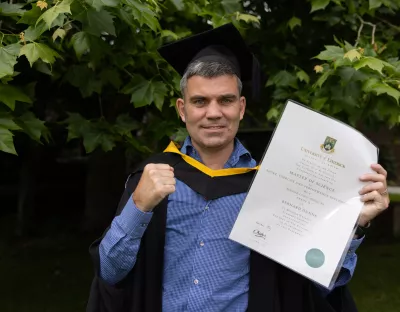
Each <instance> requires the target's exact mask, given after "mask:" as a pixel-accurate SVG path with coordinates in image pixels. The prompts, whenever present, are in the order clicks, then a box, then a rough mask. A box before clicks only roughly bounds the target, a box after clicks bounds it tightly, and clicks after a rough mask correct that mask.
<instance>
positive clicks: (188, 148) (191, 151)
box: [181, 136, 252, 168]
mask: <svg viewBox="0 0 400 312" xmlns="http://www.w3.org/2000/svg"><path fill="white" fill-rule="evenodd" d="M181 153H183V154H186V155H188V156H190V157H192V158H194V159H196V160H198V161H200V162H202V160H201V158H200V155H199V153H198V152H197V151H196V149H195V147H194V146H193V144H192V140H191V138H190V136H187V137H186V139H185V141H184V143H183V145H182V148H181ZM240 159H246V160H251V159H252V158H251V154H250V152H249V151H248V150H247V149H246V148H245V147H244V146H243V145H242V143H241V142H240V141H239V139H238V138H235V147H234V149H233V152H232V154H231V156H230V157H229V159H228V161H227V163H226V165H225V168H226V167H234V166H235V165H236V164H237V163H238V162H239V160H240Z"/></svg>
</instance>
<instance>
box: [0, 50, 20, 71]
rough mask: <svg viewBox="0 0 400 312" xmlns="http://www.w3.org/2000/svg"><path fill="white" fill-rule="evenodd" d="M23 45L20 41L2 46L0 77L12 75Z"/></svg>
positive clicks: (0, 51)
mask: <svg viewBox="0 0 400 312" xmlns="http://www.w3.org/2000/svg"><path fill="white" fill-rule="evenodd" d="M20 48H21V46H20V45H19V44H18V43H14V44H9V45H7V46H5V47H2V46H0V78H3V77H5V76H11V75H12V74H13V73H14V65H15V64H17V57H18V54H19V50H20Z"/></svg>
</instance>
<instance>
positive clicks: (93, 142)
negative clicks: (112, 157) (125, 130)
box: [83, 127, 115, 153]
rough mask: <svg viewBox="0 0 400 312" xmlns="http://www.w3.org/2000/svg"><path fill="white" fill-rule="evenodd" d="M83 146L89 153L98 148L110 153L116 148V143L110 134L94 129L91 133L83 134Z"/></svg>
mask: <svg viewBox="0 0 400 312" xmlns="http://www.w3.org/2000/svg"><path fill="white" fill-rule="evenodd" d="M83 145H84V146H85V150H86V152H87V153H91V152H93V151H94V150H95V149H96V148H97V147H98V146H101V148H102V149H103V151H105V152H109V151H111V150H112V149H113V148H114V146H115V142H114V138H113V137H112V136H111V135H110V134H108V133H106V132H103V131H101V130H100V129H95V128H93V127H92V128H91V130H90V131H88V132H85V133H83Z"/></svg>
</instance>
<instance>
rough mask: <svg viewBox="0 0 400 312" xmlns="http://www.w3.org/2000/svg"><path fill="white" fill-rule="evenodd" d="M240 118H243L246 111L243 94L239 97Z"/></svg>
mask: <svg viewBox="0 0 400 312" xmlns="http://www.w3.org/2000/svg"><path fill="white" fill-rule="evenodd" d="M239 103H240V120H242V119H243V116H244V112H245V111H246V98H245V97H244V96H242V97H240V99H239Z"/></svg>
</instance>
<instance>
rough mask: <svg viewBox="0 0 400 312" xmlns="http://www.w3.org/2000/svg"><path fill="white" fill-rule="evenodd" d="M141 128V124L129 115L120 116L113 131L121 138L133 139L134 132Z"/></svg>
mask: <svg viewBox="0 0 400 312" xmlns="http://www.w3.org/2000/svg"><path fill="white" fill-rule="evenodd" d="M139 128H140V125H139V123H138V122H137V121H136V120H133V119H132V118H131V117H129V115H128V114H123V115H119V116H118V117H117V120H116V122H115V125H114V127H113V130H114V131H115V132H116V133H118V134H119V135H120V136H127V137H132V131H133V130H137V129H139Z"/></svg>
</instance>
